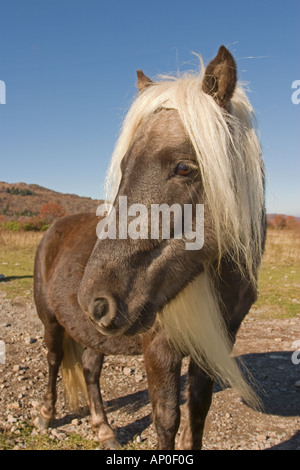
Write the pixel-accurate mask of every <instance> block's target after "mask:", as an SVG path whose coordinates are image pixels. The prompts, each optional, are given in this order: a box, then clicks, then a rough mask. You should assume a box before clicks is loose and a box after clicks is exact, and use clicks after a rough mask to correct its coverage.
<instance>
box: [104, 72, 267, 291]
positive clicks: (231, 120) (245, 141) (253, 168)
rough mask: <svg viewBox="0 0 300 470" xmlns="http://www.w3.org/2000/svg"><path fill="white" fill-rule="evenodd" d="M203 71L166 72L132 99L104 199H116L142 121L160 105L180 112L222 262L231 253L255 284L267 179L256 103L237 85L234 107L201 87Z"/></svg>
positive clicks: (115, 152) (241, 269)
mask: <svg viewBox="0 0 300 470" xmlns="http://www.w3.org/2000/svg"><path fill="white" fill-rule="evenodd" d="M203 75H204V70H203V69H202V73H200V74H185V75H184V76H182V77H179V78H171V77H168V80H165V79H164V80H162V81H159V82H155V83H153V84H152V85H151V86H149V87H147V88H146V89H145V90H144V91H143V92H142V93H141V94H139V95H138V97H137V98H136V100H135V101H134V103H133V104H132V106H131V108H130V110H129V112H128V114H127V116H126V118H125V120H124V123H123V127H122V132H121V135H120V137H119V139H118V141H117V144H116V147H115V150H114V153H113V156H112V159H111V164H110V167H109V170H108V173H107V178H106V198H107V200H110V201H112V200H114V198H115V196H116V193H117V190H118V187H119V183H120V179H121V169H120V164H121V161H122V158H123V157H124V155H125V154H126V152H127V151H128V149H129V147H130V145H131V143H132V141H133V138H134V135H135V133H136V131H137V129H138V127H139V126H140V124H141V122H142V121H143V120H144V119H146V118H147V117H148V116H150V115H151V114H153V113H154V112H155V111H156V110H158V109H160V108H172V109H176V110H177V111H178V114H179V117H180V119H181V121H182V123H183V126H184V128H185V130H186V132H187V134H188V136H189V138H190V141H191V143H192V145H193V147H194V150H195V153H196V156H197V159H198V163H199V167H200V170H201V176H202V181H203V187H204V193H205V195H206V201H205V204H206V206H207V208H208V210H209V212H210V214H211V215H212V217H213V223H214V231H215V237H216V241H217V245H218V258H219V261H220V260H221V258H222V257H223V255H226V256H230V257H231V258H232V259H233V260H234V261H235V262H236V265H237V267H238V268H239V269H240V271H241V273H242V274H243V275H244V276H246V277H247V278H249V279H251V281H252V282H253V283H255V282H256V281H255V279H256V266H257V265H258V264H259V262H260V259H261V254H262V253H261V247H262V213H263V208H264V180H263V166H262V165H263V164H262V160H261V148H260V143H259V139H258V136H257V131H256V122H255V116H254V112H253V108H252V106H251V104H250V102H249V100H248V98H247V96H246V93H245V91H244V89H243V88H242V86H241V85H237V87H236V89H235V92H234V95H233V98H232V100H231V106H230V107H231V109H230V112H226V111H224V110H223V109H222V108H220V107H219V106H218V105H217V103H216V102H215V101H214V99H213V98H212V97H211V96H209V95H208V94H206V93H205V92H204V91H203V90H202V80H203Z"/></svg>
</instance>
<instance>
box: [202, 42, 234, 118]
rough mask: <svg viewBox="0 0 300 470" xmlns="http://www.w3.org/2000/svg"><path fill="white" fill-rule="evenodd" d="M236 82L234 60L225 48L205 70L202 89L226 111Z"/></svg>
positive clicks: (220, 50)
mask: <svg viewBox="0 0 300 470" xmlns="http://www.w3.org/2000/svg"><path fill="white" fill-rule="evenodd" d="M236 81H237V73H236V64H235V60H234V58H233V57H232V55H231V54H230V52H229V51H228V50H227V49H226V47H225V46H221V47H220V48H219V51H218V54H217V55H216V57H215V58H214V59H213V60H212V61H211V62H210V63H209V64H208V65H207V67H206V69H205V74H204V79H203V84H202V88H203V90H204V91H205V93H207V94H209V95H211V96H212V97H213V98H214V100H215V101H216V102H217V103H218V105H219V106H221V107H222V108H225V109H227V108H228V105H229V102H230V99H231V98H232V95H233V92H234V89H235V85H236Z"/></svg>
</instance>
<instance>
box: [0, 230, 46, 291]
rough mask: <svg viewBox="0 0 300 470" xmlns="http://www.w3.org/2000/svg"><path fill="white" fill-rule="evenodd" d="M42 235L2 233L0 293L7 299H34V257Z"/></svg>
mask: <svg viewBox="0 0 300 470" xmlns="http://www.w3.org/2000/svg"><path fill="white" fill-rule="evenodd" d="M41 238H42V233H39V232H10V231H7V230H1V231H0V275H1V274H2V275H4V276H5V277H4V279H2V281H0V291H4V292H5V293H6V297H7V298H10V299H12V298H15V297H23V298H28V299H31V298H32V294H33V264H34V255H35V252H36V248H37V246H38V244H39V241H40V240H41Z"/></svg>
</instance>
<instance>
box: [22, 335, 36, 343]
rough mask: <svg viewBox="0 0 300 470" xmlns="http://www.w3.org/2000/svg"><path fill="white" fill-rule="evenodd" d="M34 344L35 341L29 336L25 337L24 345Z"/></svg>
mask: <svg viewBox="0 0 300 470" xmlns="http://www.w3.org/2000/svg"><path fill="white" fill-rule="evenodd" d="M36 342H37V339H36V338H32V337H31V336H26V338H25V343H26V344H33V343H36Z"/></svg>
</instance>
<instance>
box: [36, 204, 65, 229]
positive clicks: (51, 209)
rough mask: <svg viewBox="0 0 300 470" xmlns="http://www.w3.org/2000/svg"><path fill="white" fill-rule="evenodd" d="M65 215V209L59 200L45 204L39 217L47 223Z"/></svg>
mask: <svg viewBox="0 0 300 470" xmlns="http://www.w3.org/2000/svg"><path fill="white" fill-rule="evenodd" d="M64 215H65V211H64V209H63V208H62V207H61V205H60V204H58V203H57V202H47V203H46V204H43V205H42V207H41V210H40V213H39V217H40V218H41V219H42V220H44V221H45V222H46V223H47V224H51V223H52V222H53V221H54V220H55V219H58V218H59V217H63V216H64Z"/></svg>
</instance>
